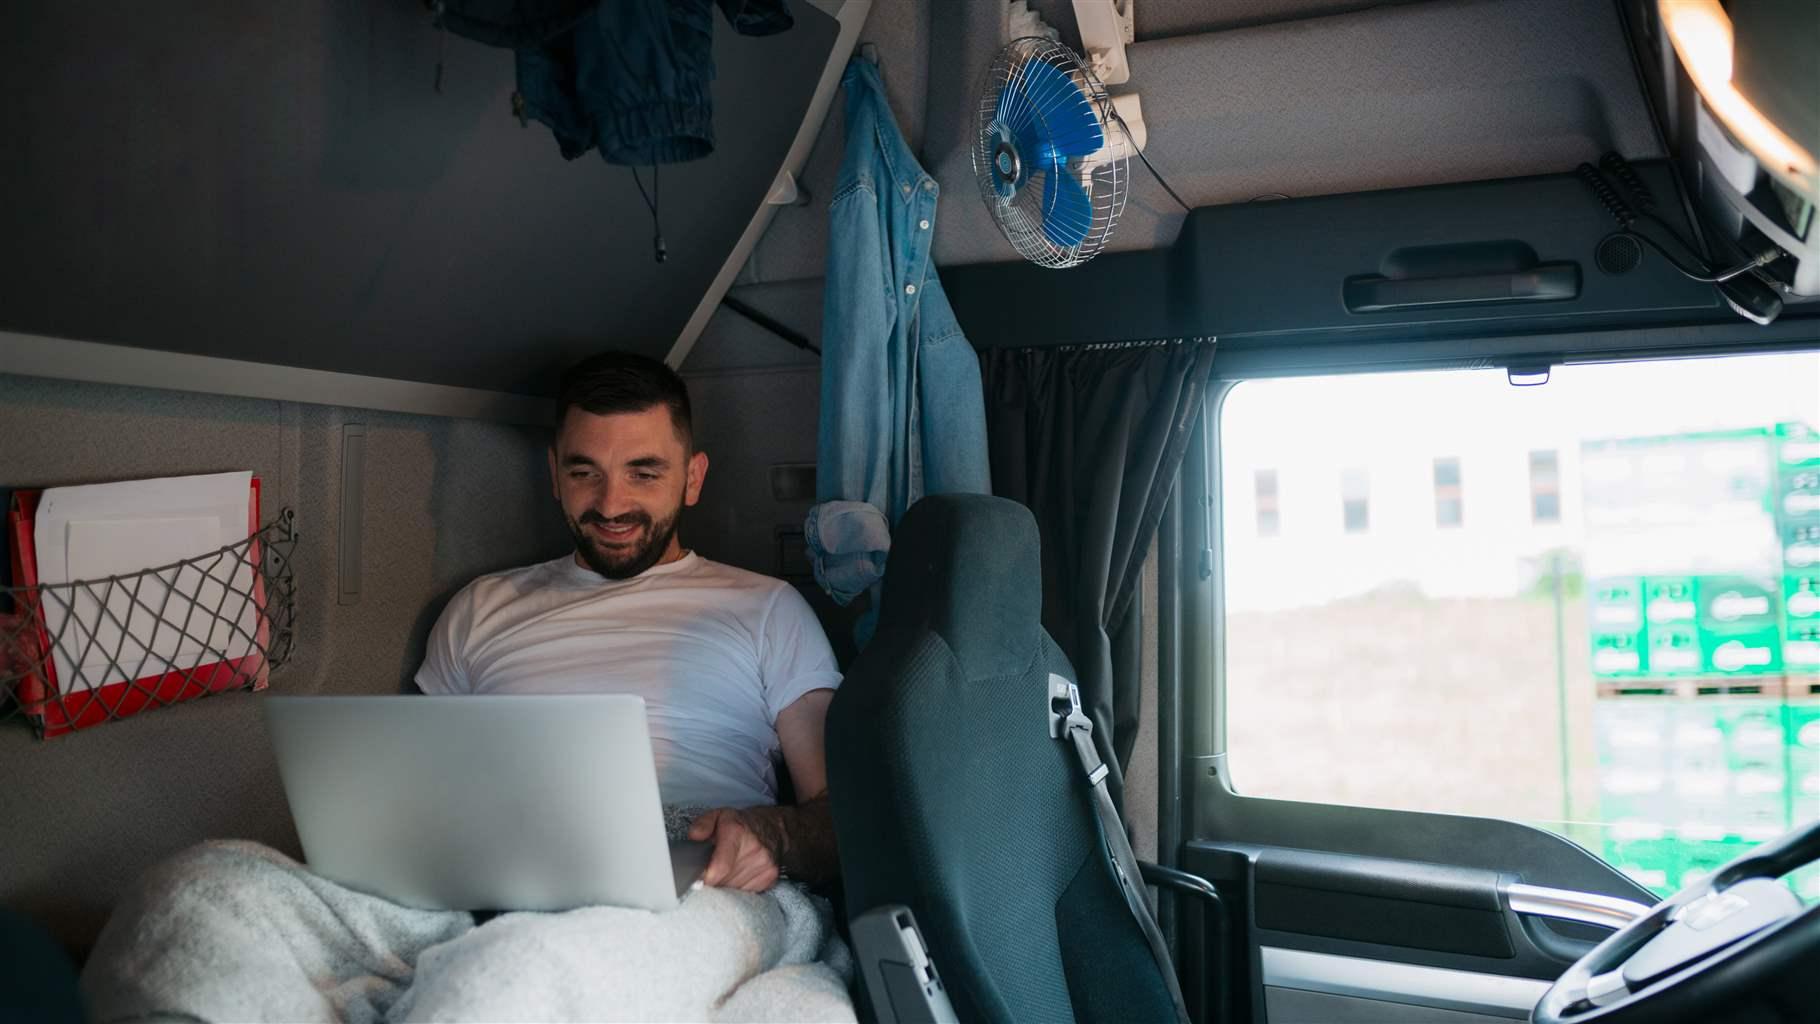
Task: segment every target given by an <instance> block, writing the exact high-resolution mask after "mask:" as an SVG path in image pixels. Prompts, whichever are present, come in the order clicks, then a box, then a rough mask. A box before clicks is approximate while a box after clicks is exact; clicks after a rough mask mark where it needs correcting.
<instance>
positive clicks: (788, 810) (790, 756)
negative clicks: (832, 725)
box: [689, 690, 839, 892]
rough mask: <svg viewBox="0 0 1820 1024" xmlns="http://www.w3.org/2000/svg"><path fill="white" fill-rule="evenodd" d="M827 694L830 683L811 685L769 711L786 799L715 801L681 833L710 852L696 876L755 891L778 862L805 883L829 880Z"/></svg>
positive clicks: (765, 885)
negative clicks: (737, 805)
mask: <svg viewBox="0 0 1820 1024" xmlns="http://www.w3.org/2000/svg"><path fill="white" fill-rule="evenodd" d="M833 698H834V691H833V690H811V691H809V692H808V693H805V694H803V695H802V696H801V697H799V698H797V699H796V702H795V703H793V704H791V705H790V706H789V707H787V708H785V709H784V710H783V711H782V712H781V713H779V714H778V716H777V738H778V742H779V744H780V745H781V746H782V747H783V751H784V765H785V767H787V768H788V769H789V771H790V781H791V782H792V783H794V784H795V786H796V791H797V793H798V794H799V797H798V799H797V801H796V805H795V806H794V807H747V808H743V809H741V810H733V809H731V808H722V809H720V810H715V811H709V812H708V813H707V814H704V815H702V816H701V817H700V818H697V819H696V820H695V824H694V825H692V826H691V827H690V829H689V838H691V839H712V840H713V841H714V855H713V858H712V859H711V860H710V861H709V862H708V867H707V870H705V871H704V872H702V882H703V883H704V884H706V885H718V886H724V887H726V888H730V889H744V890H746V891H747V892H763V891H764V890H766V889H769V888H770V887H771V885H772V884H773V883H775V882H776V881H777V877H778V870H779V869H780V868H781V869H782V870H783V872H784V873H785V874H788V875H789V876H790V877H791V878H794V879H797V880H798V881H802V882H808V883H810V884H811V885H826V884H828V883H831V882H833V881H834V878H835V875H836V873H837V872H838V871H839V862H838V860H837V858H836V855H835V849H834V818H833V816H832V814H831V813H830V812H829V809H828V763H827V758H826V754H825V752H824V750H823V745H822V737H823V729H824V726H825V723H826V721H827V717H828V702H829V701H830V700H832V699H833Z"/></svg>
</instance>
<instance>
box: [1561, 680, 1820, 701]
mask: <svg viewBox="0 0 1820 1024" xmlns="http://www.w3.org/2000/svg"><path fill="white" fill-rule="evenodd" d="M1597 685H1598V695H1599V698H1600V699H1601V700H1607V699H1611V698H1617V697H1663V698H1673V699H1676V700H1694V699H1696V698H1698V699H1701V700H1713V699H1726V700H1746V699H1748V700H1773V701H1778V702H1780V701H1785V700H1789V699H1791V698H1793V697H1807V696H1809V695H1810V689H1811V691H1812V695H1814V696H1820V679H1810V678H1807V677H1803V678H1801V679H1799V680H1791V679H1787V678H1785V677H1783V676H1754V677H1748V678H1742V679H1741V678H1737V677H1724V676H1689V677H1687V678H1685V679H1637V680H1628V679H1627V680H1612V679H1606V680H1600V681H1599V682H1598V684H1597Z"/></svg>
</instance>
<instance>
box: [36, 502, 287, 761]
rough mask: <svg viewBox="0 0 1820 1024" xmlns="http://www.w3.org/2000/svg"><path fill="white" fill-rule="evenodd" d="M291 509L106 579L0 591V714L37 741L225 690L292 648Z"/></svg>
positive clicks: (255, 685) (256, 677) (258, 679)
mask: <svg viewBox="0 0 1820 1024" xmlns="http://www.w3.org/2000/svg"><path fill="white" fill-rule="evenodd" d="M296 543H297V533H296V530H295V528H294V516H293V514H292V513H291V511H290V510H289V509H286V510H285V511H284V512H282V513H280V514H279V516H278V518H276V519H274V520H272V521H271V522H270V523H268V524H266V525H265V526H264V527H262V528H260V530H259V531H258V532H257V533H255V534H253V535H252V536H250V537H248V538H247V539H245V540H243V541H239V542H238V543H234V544H230V545H228V546H226V547H224V548H220V549H218V550H215V551H211V552H209V553H208V554H206V555H198V556H197V557H195V558H186V559H184V560H182V561H180V562H173V563H172V564H170V565H165V566H159V567H158V568H155V569H145V570H142V571H140V572H134V573H127V574H124V575H119V576H109V577H105V578H102V579H93V580H78V581H75V582H71V583H51V584H42V585H38V586H29V587H0V720H8V719H11V718H13V717H14V716H23V717H24V718H25V719H26V720H28V721H29V722H30V723H31V725H32V728H33V729H34V730H35V731H36V732H37V734H38V735H39V737H40V738H46V737H51V736H57V735H61V734H62V733H66V732H69V731H71V730H73V729H83V728H87V727H89V726H92V725H99V724H101V723H103V722H109V721H113V720H114V719H117V718H125V717H127V716H129V715H135V714H138V713H140V712H142V711H149V710H152V709H155V708H160V707H165V706H168V705H171V704H176V703H178V702H180V701H186V700H194V699H195V698H198V697H205V696H208V695H210V694H215V693H223V692H226V691H229V690H259V689H264V688H265V685H266V677H267V675H268V673H269V672H270V671H271V670H272V669H274V668H277V667H278V666H279V665H282V664H284V662H285V660H286V659H287V658H289V656H290V653H291V644H292V641H293V637H294V632H295V630H294V627H295V624H296V619H297V603H296V597H297V588H296V581H295V579H294V577H293V576H292V572H291V556H292V552H293V551H294V549H295V547H296Z"/></svg>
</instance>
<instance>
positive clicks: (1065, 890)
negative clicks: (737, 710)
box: [827, 495, 1175, 1021]
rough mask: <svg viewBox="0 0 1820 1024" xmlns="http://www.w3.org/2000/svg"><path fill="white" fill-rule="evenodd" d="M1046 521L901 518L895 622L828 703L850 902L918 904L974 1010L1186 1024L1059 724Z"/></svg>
mask: <svg viewBox="0 0 1820 1024" xmlns="http://www.w3.org/2000/svg"><path fill="white" fill-rule="evenodd" d="M1041 600H1042V599H1041V581H1040V570H1039V559H1038V540H1037V527H1036V521H1035V520H1034V519H1033V518H1032V516H1031V515H1030V513H1029V511H1028V510H1027V509H1025V508H1024V507H1023V506H1022V505H1019V504H1017V503H1015V502H1011V501H1007V500H1004V499H1001V498H992V497H985V496H980V495H942V496H935V497H930V498H926V499H924V500H923V501H921V502H919V503H917V504H916V505H915V506H913V507H912V508H911V509H910V511H909V512H908V513H907V514H906V515H905V517H904V519H903V522H902V523H900V524H899V526H898V529H897V535H896V537H895V539H894V541H893V548H892V551H891V556H890V561H889V565H888V567H887V569H886V575H885V594H884V605H883V608H882V612H881V616H880V621H879V627H878V632H877V633H876V635H875V636H874V638H873V640H872V643H871V644H870V645H869V646H868V647H867V648H866V650H865V651H864V652H863V653H861V654H860V656H859V658H858V659H857V660H856V661H855V662H854V664H853V666H852V668H851V669H850V671H849V672H848V674H847V678H846V680H845V682H844V683H843V684H842V686H841V688H840V690H839V691H838V692H837V694H836V695H835V698H834V703H833V705H832V706H831V707H830V709H829V713H828V740H827V744H828V769H829V793H830V799H831V800H832V803H833V811H834V821H835V829H836V833H837V835H838V838H839V841H840V853H841V870H842V876H843V880H844V885H845V895H846V904H847V911H848V913H849V914H851V915H855V916H857V915H858V914H860V913H863V912H865V911H866V910H868V909H871V908H873V907H876V906H879V905H881V904H887V903H901V904H904V905H906V906H908V907H909V908H910V909H911V910H912V911H913V912H914V913H915V915H916V919H917V922H918V924H919V925H920V926H921V927H922V930H923V935H924V939H925V941H926V942H927V944H928V946H929V949H930V953H931V955H932V956H933V957H934V960H935V963H936V967H937V969H938V970H939V971H940V972H941V974H942V976H943V979H944V981H945V982H946V985H947V988H948V992H949V996H950V998H951V999H952V1000H953V1002H954V1006H955V1009H956V1011H957V1012H958V1013H959V1015H960V1017H961V1019H962V1020H966V1021H976V1020H977V1021H1035V1020H1041V1021H1067V1020H1083V1021H1085V1020H1119V1021H1149V1020H1155V1021H1168V1020H1173V1019H1174V1016H1175V1014H1174V1008H1173V1006H1172V1004H1171V1002H1170V997H1169V994H1168V990H1167V988H1166V987H1165V983H1164V980H1163V975H1162V973H1161V969H1160V968H1159V967H1158V966H1157V963H1156V961H1155V960H1154V959H1153V957H1152V956H1151V953H1150V949H1149V947H1148V946H1147V945H1146V943H1145V939H1144V936H1143V933H1142V931H1141V930H1140V929H1139V928H1138V925H1137V924H1136V922H1135V921H1134V920H1133V919H1132V917H1131V915H1130V913H1129V911H1128V910H1127V909H1126V906H1125V903H1124V901H1123V898H1122V897H1121V895H1120V893H1119V890H1118V888H1117V882H1116V881H1115V879H1114V876H1113V874H1112V867H1111V862H1110V859H1109V858H1108V857H1107V855H1106V852H1105V848H1104V845H1103V843H1102V842H1101V839H1100V833H1099V827H1098V823H1097V821H1096V819H1095V818H1094V815H1093V811H1092V809H1091V806H1090V804H1089V802H1088V790H1087V788H1086V786H1085V784H1084V781H1083V780H1082V779H1081V778H1080V776H1079V767H1078V765H1077V764H1076V762H1075V761H1074V754H1073V751H1072V750H1071V749H1070V748H1068V747H1065V746H1064V745H1063V744H1062V743H1060V742H1058V741H1056V740H1053V739H1051V738H1050V737H1049V732H1048V722H1047V717H1046V715H1047V703H1048V676H1049V674H1050V673H1051V672H1054V673H1057V674H1060V675H1063V676H1067V677H1072V674H1073V672H1072V669H1071V668H1070V666H1069V665H1068V661H1067V659H1066V658H1065V657H1064V656H1063V655H1062V653H1061V651H1060V650H1059V649H1058V648H1057V647H1056V646H1055V644H1054V642H1053V641H1051V640H1050V638H1049V636H1048V635H1047V634H1046V633H1044V631H1043V629H1042V626H1041V624H1040V622H1039V619H1040V613H1041Z"/></svg>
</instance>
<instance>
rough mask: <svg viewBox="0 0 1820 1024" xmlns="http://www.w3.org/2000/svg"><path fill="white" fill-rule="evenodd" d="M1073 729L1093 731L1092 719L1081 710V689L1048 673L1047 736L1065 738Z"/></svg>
mask: <svg viewBox="0 0 1820 1024" xmlns="http://www.w3.org/2000/svg"><path fill="white" fill-rule="evenodd" d="M1075 729H1079V730H1081V731H1083V732H1088V733H1091V732H1093V721H1092V720H1091V719H1089V718H1088V717H1087V713H1086V712H1084V711H1082V710H1081V689H1080V687H1078V686H1076V685H1074V684H1073V683H1071V682H1069V681H1068V680H1066V679H1063V678H1062V677H1061V676H1058V675H1056V674H1055V673H1053V672H1051V673H1049V738H1050V739H1052V740H1060V739H1066V738H1067V737H1068V734H1069V733H1070V732H1072V731H1073V730H1075Z"/></svg>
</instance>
